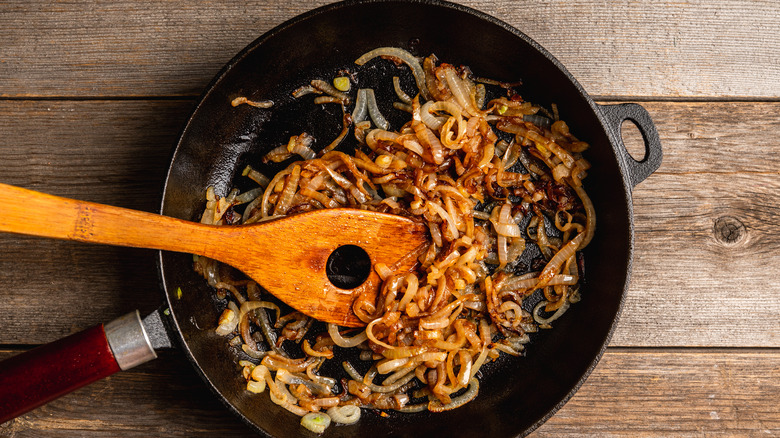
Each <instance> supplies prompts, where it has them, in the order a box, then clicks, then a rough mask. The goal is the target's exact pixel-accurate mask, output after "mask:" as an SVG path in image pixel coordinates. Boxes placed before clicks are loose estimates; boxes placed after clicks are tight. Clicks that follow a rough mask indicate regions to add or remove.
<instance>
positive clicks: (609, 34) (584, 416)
mask: <svg viewBox="0 0 780 438" xmlns="http://www.w3.org/2000/svg"><path fill="white" fill-rule="evenodd" d="M325 3H326V2H324V1H321V0H317V1H299V2H275V1H270V0H265V1H264V0H247V1H241V2H229V1H226V2H214V1H199V0H189V1H176V0H171V1H166V2H142V1H134V0H121V1H113V2H107V1H99V2H97V1H96V2H90V1H78V0H74V1H68V2H54V1H49V0H33V1H30V0H6V1H0V182H3V183H8V184H13V185H18V186H23V187H27V188H32V189H36V190H40V191H46V192H50V193H54V194H58V195H62V196H68V197H73V198H78V199H85V200H89V201H95V202H101V203H108V204H113V205H119V206H123V207H129V208H134V209H140V210H146V211H156V210H157V208H158V203H159V199H160V195H161V193H160V190H161V187H162V184H163V180H164V176H165V172H166V167H167V163H168V160H169V158H170V155H171V152H172V149H173V146H174V144H175V142H176V138H177V135H178V133H179V131H180V129H181V128H182V126H183V123H184V122H185V120H186V118H187V116H188V114H189V112H190V111H191V110H192V109H193V106H194V104H195V102H196V99H197V97H198V95H199V94H200V92H201V91H202V90H203V89H204V87H205V86H206V85H207V83H208V82H209V80H210V79H211V78H212V77H213V76H214V75H215V74H216V73H217V72H218V71H219V69H220V68H221V67H222V65H223V64H224V63H225V62H227V61H228V60H229V59H230V58H232V57H233V55H234V54H235V53H236V52H238V51H239V50H240V49H241V48H243V47H244V46H245V45H246V44H248V43H249V42H251V41H252V40H254V39H255V38H256V37H258V36H259V35H260V34H262V33H263V32H264V31H266V30H268V29H270V28H272V27H273V26H276V25H277V24H280V23H281V22H283V21H284V20H286V19H289V18H291V17H293V16H295V15H297V14H299V13H302V12H304V11H306V10H309V9H311V8H313V7H316V6H320V5H323V4H325ZM463 3H464V4H466V5H469V6H472V7H475V8H477V9H480V10H482V11H484V12H486V13H489V14H491V15H494V16H496V17H498V18H500V19H502V20H504V21H507V22H508V23H510V24H511V25H513V26H515V27H517V28H518V29H520V30H521V31H523V32H525V33H527V34H528V35H529V36H530V37H531V38H533V39H535V40H536V41H537V42H539V43H540V44H541V45H542V46H544V47H545V48H547V49H548V50H549V51H550V52H552V53H553V55H554V56H556V57H557V58H558V59H559V60H560V61H561V62H562V63H563V64H564V65H565V66H566V67H567V68H568V69H569V71H570V72H571V73H572V74H573V75H574V76H575V77H576V78H577V79H578V80H579V81H580V82H581V84H582V85H583V86H584V88H585V89H586V90H587V91H588V92H589V93H590V94H591V95H592V96H593V97H594V99H596V100H597V101H599V102H617V101H620V102H623V101H634V102H639V103H641V104H642V105H644V106H645V107H646V108H647V109H648V111H649V112H650V114H651V115H652V117H653V118H654V120H655V123H656V125H657V128H658V131H659V133H660V136H661V141H662V143H663V148H664V161H663V165H662V166H661V168H660V169H659V170H658V171H657V172H656V173H655V174H653V175H652V176H650V177H649V178H648V179H647V180H646V181H644V182H643V183H641V184H640V185H639V186H637V187H636V189H635V191H634V213H635V217H634V220H635V225H636V250H635V261H634V269H633V278H632V283H631V286H630V290H629V293H628V296H627V300H626V304H625V307H624V310H623V313H622V316H621V318H620V322H619V325H618V328H617V331H616V333H615V335H614V337H613V339H612V342H611V344H610V346H609V348H608V349H607V352H606V354H605V355H604V357H603V359H602V361H601V362H600V364H599V365H598V367H597V368H596V370H595V372H594V373H593V374H592V375H591V377H590V378H589V379H588V380H587V381H586V383H585V385H584V386H583V387H582V388H581V389H580V390H579V392H577V394H576V395H575V396H574V397H573V398H572V399H571V401H569V402H568V404H566V405H565V406H564V407H563V408H562V409H561V410H560V411H559V412H558V413H557V414H556V415H555V416H554V417H553V418H552V419H550V420H549V421H548V422H547V423H546V424H544V425H543V426H542V427H541V428H539V429H538V430H537V431H536V432H535V436H562V435H563V436H565V435H569V436H635V435H640V436H696V437H698V436H780V228H778V226H777V225H778V219H777V215H778V213H780V200H779V199H778V193H780V178H779V177H778V169H780V154H779V153H778V152H780V141H779V140H778V139H779V138H780V7H778V4H777V3H776V1H775V0H763V1H761V0H752V1H747V0H728V1H724V0H683V1H671V0H663V1H653V2H651V1H620V2H604V1H602V0H576V1H570V0H569V1H564V0H559V1H550V0H548V1H543V0H527V1H524V2H513V1H511V0H468V1H464V2H463ZM627 132H628V133H627V134H626V139H627V140H626V141H627V142H628V143H629V149H630V150H636V148H635V145H636V143H637V140H636V135H632V133H631V130H630V129H629V130H627ZM632 145H633V146H632ZM40 213H41V214H49V213H48V212H45V211H42V212H40ZM0 214H2V206H0ZM0 248H1V249H2V250H1V251H0V315H2V323H0V358H6V357H10V356H12V355H14V354H16V353H19V352H22V351H26V350H28V349H30V348H33V347H35V346H36V345H39V344H42V343H46V342H49V341H52V340H55V339H57V338H59V337H62V336H65V335H68V334H70V333H74V332H76V331H79V330H82V329H84V328H87V327H89V326H91V325H94V324H96V323H99V322H105V321H110V320H111V319H113V318H116V317H118V316H120V315H122V314H124V313H126V312H128V311H131V310H133V309H136V308H138V309H140V310H141V312H142V313H143V312H151V311H152V310H154V309H155V308H156V307H157V306H158V305H160V304H161V295H160V291H159V286H158V281H157V277H156V265H155V260H156V253H155V252H154V251H147V250H136V249H122V248H112V247H102V246H90V245H84V244H77V243H70V242H60V241H50V240H45V239H36V238H29V237H19V236H11V235H0ZM249 434H251V431H250V429H248V428H247V427H246V426H244V425H243V424H242V423H241V422H239V421H238V420H236V419H235V418H234V417H233V416H232V415H231V414H230V413H229V412H228V411H227V410H226V409H225V408H223V407H222V406H221V405H220V403H219V402H218V401H216V400H215V398H214V397H213V396H212V395H211V393H210V392H209V391H208V390H207V389H206V387H205V386H204V384H202V382H201V381H200V380H199V378H198V377H197V376H196V374H195V372H194V371H193V369H192V368H191V367H190V365H189V364H188V362H187V361H186V360H185V359H184V358H183V355H182V354H180V353H179V352H177V351H174V350H170V351H163V352H162V353H161V357H160V359H158V360H156V361H153V362H150V363H148V364H145V365H142V366H139V367H138V368H136V369H133V370H131V371H128V372H123V373H119V374H117V375H115V376H112V377H110V378H108V379H106V380H103V381H100V382H97V383H95V384H93V385H91V386H88V387H86V388H83V389H81V390H79V391H77V392H75V393H73V394H71V395H68V396H66V397H64V398H62V399H60V400H57V401H55V402H52V403H50V404H48V405H46V406H44V407H41V408H39V409H37V410H34V411H32V412H30V413H28V414H26V415H24V416H22V417H20V418H17V419H15V420H12V421H9V422H7V423H5V424H2V425H0V436H2V437H48V436H67V437H72V436H90V437H91V436H242V435H249Z"/></svg>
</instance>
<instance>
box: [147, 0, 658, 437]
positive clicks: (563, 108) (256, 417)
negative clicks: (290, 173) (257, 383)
mask: <svg viewBox="0 0 780 438" xmlns="http://www.w3.org/2000/svg"><path fill="white" fill-rule="evenodd" d="M380 46H397V47H401V48H405V49H408V50H410V51H412V52H413V53H414V54H416V55H428V54H430V53H435V54H436V55H437V56H438V57H439V59H440V60H443V61H446V62H449V63H451V64H455V65H468V66H470V67H471V69H472V71H473V72H474V74H476V75H478V76H483V77H490V78H493V79H498V80H503V81H516V80H517V79H518V78H521V79H522V81H523V86H522V87H520V88H519V91H520V93H521V94H522V95H523V97H524V98H525V99H526V100H529V101H532V102H535V103H539V104H542V105H545V106H547V107H549V105H550V104H551V103H556V104H557V105H558V108H559V110H560V116H561V118H562V119H564V120H566V121H567V123H568V124H569V126H570V127H571V131H572V132H573V133H575V134H576V135H577V136H578V137H579V138H581V139H583V140H585V141H588V142H589V143H590V144H591V148H590V150H589V151H588V152H587V158H588V160H589V161H590V162H591V163H592V164H593V168H592V169H591V170H590V172H589V176H588V178H587V179H586V180H585V184H586V188H587V190H588V192H589V193H590V196H591V197H592V199H593V202H594V204H595V206H596V211H597V218H598V225H597V231H596V235H595V238H594V239H593V241H592V243H591V244H590V245H589V246H588V247H587V249H586V250H585V260H586V265H587V268H586V279H587V283H586V285H585V289H584V291H583V294H582V295H583V299H582V301H581V302H580V303H578V304H576V305H573V306H572V307H571V309H570V310H569V311H568V312H567V314H566V315H565V316H564V317H563V318H562V319H560V320H558V321H557V322H556V323H554V329H553V330H549V331H543V332H542V333H541V334H539V335H538V336H537V337H536V338H535V339H534V340H533V342H532V343H531V344H530V345H529V346H528V349H527V355H526V357H521V358H513V359H507V358H504V359H502V360H500V361H499V362H498V363H496V364H493V365H491V366H489V367H487V368H486V370H485V371H484V373H483V374H484V376H483V378H482V380H481V382H482V383H481V387H480V393H479V396H478V398H477V399H476V400H475V401H473V402H471V403H469V404H467V405H466V406H464V407H462V408H460V409H457V410H454V411H450V412H445V413H440V414H430V413H420V414H396V413H392V412H391V413H390V414H389V417H387V418H383V417H381V416H380V415H378V413H376V412H371V411H365V412H364V414H363V417H362V419H361V420H360V421H359V422H358V423H357V424H355V425H352V426H332V427H330V428H329V429H328V430H327V431H326V432H325V436H371V437H380V436H490V437H504V436H518V435H525V434H527V433H529V432H530V431H532V430H534V429H535V428H537V427H538V426H539V425H541V424H542V423H543V422H544V421H545V420H546V419H548V418H549V417H550V416H552V415H553V414H554V413H555V412H556V411H557V410H558V409H559V408H560V407H561V406H562V405H563V404H564V403H565V402H566V401H567V400H568V399H569V398H570V397H571V396H572V395H573V394H574V392H575V391H576V390H577V389H578V388H579V387H580V385H582V383H583V381H584V380H585V378H586V377H587V375H588V374H589V373H590V372H591V370H592V369H593V368H594V367H595V365H596V363H597V362H598V360H599V358H600V357H601V355H602V353H603V351H604V349H605V347H606V345H607V343H608V342H609V339H610V336H611V334H612V331H613V328H614V326H615V323H616V321H617V317H618V314H619V312H620V309H621V305H622V303H623V299H624V294H625V291H626V288H627V285H628V280H629V274H630V271H631V257H632V249H633V245H634V243H633V242H634V240H633V225H632V205H631V190H632V188H633V187H634V186H635V185H636V184H637V183H639V182H640V181H642V180H644V179H645V178H646V177H648V176H649V175H650V174H651V173H652V172H653V171H655V170H656V169H657V168H658V166H659V165H660V163H661V146H660V142H659V139H658V135H657V133H656V131H655V127H654V126H653V123H652V121H651V120H650V117H649V116H648V114H647V112H646V111H645V110H644V109H643V108H642V107H640V106H638V105H633V104H622V105H610V106H602V105H597V104H595V103H594V102H593V100H591V98H590V97H589V96H588V94H587V93H586V92H585V91H584V90H583V88H582V87H581V86H580V85H579V84H578V83H577V81H576V80H575V79H574V78H573V77H572V76H571V75H570V74H569V73H568V72H567V71H566V70H565V69H564V67H563V66H562V65H561V64H560V63H559V62H558V61H557V60H556V59H555V58H554V57H553V56H552V55H551V54H550V53H548V52H547V51H546V50H544V49H543V48H542V47H540V46H539V45H538V44H537V43H535V42H534V41H532V40H531V39H530V38H528V37H527V36H526V35H524V34H523V33H521V32H520V31H518V30H516V29H514V28H513V27H511V26H509V25H508V24H506V23H504V22H502V21H500V20H498V19H496V18H493V17H491V16H488V15H485V14H483V13H481V12H478V11H475V10H473V9H469V8H467V7H464V6H459V5H455V4H451V3H445V2H441V1H432V0H428V1H348V2H344V3H337V4H333V5H329V6H325V7H322V8H319V9H316V10H313V11H311V12H309V13H306V14H303V15H301V16H298V17H296V18H293V19H292V20H290V21H288V22H285V23H284V24H281V25H280V26H278V27H276V28H274V29H273V30H271V31H269V32H267V33H266V34H264V35H263V36H261V37H260V38H259V39H257V40H256V41H254V42H253V43H252V44H250V45H249V46H248V47H247V48H246V49H244V50H243V51H242V52H241V53H239V54H238V55H237V56H236V57H235V58H234V59H233V60H232V61H230V62H229V63H228V64H227V66H226V67H225V68H224V69H223V70H222V72H221V73H220V74H219V75H218V76H217V77H216V79H215V80H214V81H213V82H212V84H211V85H210V86H209V87H208V89H207V91H206V92H205V94H204V95H203V97H202V100H201V101H200V103H199V104H198V106H197V108H196V109H195V111H194V113H193V114H192V116H191V118H190V119H189V121H188V123H187V125H186V127H185V128H184V130H183V133H182V135H181V138H180V141H179V144H178V147H177V149H176V152H175V155H174V157H173V161H172V163H171V167H170V171H169V174H168V178H167V182H166V185H165V193H164V198H163V202H162V210H161V212H162V214H164V215H168V216H174V217H179V218H182V219H188V220H194V219H197V218H198V217H199V214H200V212H201V211H202V209H203V205H204V201H203V196H204V195H203V193H204V191H205V189H206V188H207V187H208V186H214V187H215V188H216V191H217V193H218V194H221V195H224V194H225V193H227V191H228V190H229V188H230V187H232V186H239V187H243V186H245V182H244V181H243V178H242V177H241V175H240V173H241V170H242V169H243V168H244V167H245V165H247V164H252V165H255V166H258V165H259V157H260V156H262V155H263V154H264V153H265V152H267V151H268V150H269V149H270V148H273V147H275V146H277V145H279V144H282V143H283V142H284V141H285V139H286V138H288V137H289V136H290V135H296V134H298V133H300V132H301V131H305V130H306V131H308V132H313V133H314V135H315V137H317V138H318V139H322V140H320V143H318V145H319V147H322V146H324V145H325V144H327V143H328V142H329V139H330V138H333V137H335V136H336V134H337V133H338V132H339V130H340V127H341V124H340V118H341V110H340V109H339V108H338V106H337V105H330V107H331V108H328V106H327V105H326V106H324V107H323V106H321V107H317V108H316V111H315V110H312V109H307V108H313V107H315V106H314V105H313V104H311V101H310V100H309V101H308V104H307V105H299V106H296V104H295V103H291V102H290V100H291V98H290V97H289V92H290V90H293V89H295V88H297V87H298V86H301V85H304V84H307V83H308V82H309V81H310V80H311V79H314V78H318V77H322V78H326V79H328V78H332V77H334V76H335V74H336V73H337V72H338V71H339V70H340V69H344V68H350V69H353V70H354V69H356V67H355V66H354V64H353V61H354V60H355V59H356V58H358V56H359V55H361V54H362V53H364V52H366V51H368V50H370V49H373V48H376V47H380ZM378 64H381V63H378ZM385 64H387V63H385ZM382 68H383V67H377V72H376V74H377V76H381V75H382V74H386V72H383V71H381V69H382ZM375 79H376V78H374V77H373V73H367V74H366V75H365V76H363V77H359V81H360V84H359V85H360V86H365V85H366V84H368V85H370V86H374V85H375V86H376V87H380V85H379V84H378V83H377V84H374V83H373V82H372V81H375ZM407 80H408V78H407ZM386 83H389V81H387V82H386ZM410 84H411V82H407V86H408V88H407V90H409V91H411V89H412V88H411V87H412V85H410ZM389 92H390V91H389V89H388V90H385V91H380V93H389ZM239 95H243V96H247V97H249V98H250V99H252V98H254V99H267V98H271V99H273V100H274V101H276V102H277V106H276V108H278V109H277V110H274V109H272V110H259V109H256V108H251V107H248V106H246V105H243V106H240V107H236V108H233V107H231V106H230V104H229V102H230V101H231V100H232V99H233V98H234V97H236V96H239ZM383 111H384V112H385V113H388V114H393V110H391V109H386V108H385V109H383ZM626 120H628V121H631V122H633V123H635V124H636V125H637V126H638V127H639V130H640V131H641V132H642V135H643V138H644V141H645V149H646V154H645V158H644V159H643V160H642V161H635V160H634V159H633V158H631V156H630V155H629V154H628V153H627V151H626V149H625V146H624V145H623V144H622V140H621V136H620V127H621V124H622V122H624V121H626ZM316 146H317V145H315V147H316ZM263 170H265V171H273V170H274V168H265V169H263ZM277 170H278V168H277ZM279 269H284V266H279ZM160 271H161V276H162V281H163V284H164V288H165V291H166V295H167V300H168V303H169V305H170V309H171V315H172V322H173V325H174V326H175V333H177V335H174V336H176V337H177V338H178V341H179V343H180V346H181V348H182V349H183V350H184V351H185V352H186V354H187V356H188V357H189V359H190V360H191V362H192V363H193V365H194V366H195V368H196V369H197V370H198V371H199V373H200V374H201V376H202V377H203V379H204V380H205V381H206V382H207V384H208V385H209V386H210V387H211V389H212V390H213V391H214V392H215V393H216V394H217V396H218V397H219V398H220V399H221V400H222V401H224V403H225V404H226V405H227V407H228V408H229V409H230V410H231V411H233V412H234V413H235V414H236V415H237V416H238V417H239V418H241V419H242V420H244V421H246V423H247V424H249V425H250V426H251V427H253V428H254V429H255V430H256V431H258V432H259V433H262V434H266V435H270V436H274V437H294V436H300V435H301V434H303V433H305V431H304V430H303V429H302V428H301V426H300V425H299V419H298V418H297V417H295V416H293V415H292V414H290V413H288V412H287V411H285V410H283V409H282V408H280V407H279V406H277V405H275V404H273V403H272V402H271V401H270V400H269V397H268V396H267V395H260V396H254V395H251V394H249V393H247V392H246V391H245V389H244V382H243V379H242V378H241V377H240V376H239V367H238V366H237V365H236V361H237V357H238V356H237V355H238V353H237V352H236V351H235V350H234V349H230V348H228V347H227V346H226V342H225V338H222V337H220V336H217V335H216V334H214V332H213V328H214V326H215V321H216V320H217V319H218V316H219V312H220V310H219V303H217V302H215V300H214V298H213V290H211V289H210V288H209V287H208V286H207V285H206V283H205V282H204V281H203V279H202V278H200V277H198V276H197V275H196V274H195V273H194V272H193V270H192V257H191V256H189V255H185V254H174V253H161V255H160ZM179 288H181V289H182V291H183V295H182V297H181V298H178V297H177V290H178V289H179ZM331 362H334V363H335V364H339V363H340V360H339V358H338V357H337V358H336V359H334V360H332V361H331ZM336 368H337V365H336Z"/></svg>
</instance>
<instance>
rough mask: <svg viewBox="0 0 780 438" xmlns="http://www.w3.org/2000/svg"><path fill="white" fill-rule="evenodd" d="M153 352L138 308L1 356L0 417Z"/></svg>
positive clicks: (152, 355)
mask: <svg viewBox="0 0 780 438" xmlns="http://www.w3.org/2000/svg"><path fill="white" fill-rule="evenodd" d="M156 357H157V354H156V353H155V352H154V348H152V344H151V342H150V340H149V336H148V334H147V333H146V330H145V329H144V325H143V323H142V322H141V318H140V315H139V314H138V311H135V312H132V313H129V314H127V315H125V316H123V317H120V318H118V319H116V320H114V321H112V322H110V323H108V324H106V325H105V326H104V325H103V324H99V325H96V326H94V327H92V328H88V329H86V330H84V331H82V332H79V333H76V334H74V335H71V336H68V337H67V338H63V339H60V340H58V341H55V342H52V343H51V344H47V345H43V346H41V347H38V348H35V349H33V350H30V351H27V352H25V353H21V354H18V355H16V356H13V357H11V358H9V359H6V360H4V361H2V362H0V423H3V422H5V421H8V420H10V419H12V418H15V417H18V416H19V415H22V414H24V413H25V412H28V411H30V410H32V409H35V408H36V407H38V406H41V405H43V404H45V403H48V402H50V401H52V400H54V399H56V398H58V397H60V396H63V395H65V394H67V393H69V392H71V391H74V390H76V389H78V388H81V387H82V386H85V385H88V384H90V383H92V382H94V381H96V380H100V379H102V378H104V377H108V376H110V375H111V374H114V373H115V372H117V371H120V370H126V369H128V368H132V367H134V366H136V365H139V364H141V363H143V362H146V361H149V360H151V359H154V358H156Z"/></svg>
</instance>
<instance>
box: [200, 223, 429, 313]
mask: <svg viewBox="0 0 780 438" xmlns="http://www.w3.org/2000/svg"><path fill="white" fill-rule="evenodd" d="M226 228H234V229H235V231H236V232H239V233H240V238H238V239H237V241H239V242H242V244H239V245H236V248H234V251H232V253H231V254H227V255H224V254H219V255H218V254H214V255H212V256H213V257H214V258H216V259H218V260H222V261H224V262H226V263H229V264H231V265H233V266H234V267H236V268H238V269H240V270H242V271H243V272H244V273H245V274H247V275H248V276H249V277H251V278H252V279H254V280H255V281H257V282H258V283H259V284H260V285H261V286H263V287H264V288H265V289H266V290H267V291H269V292H270V293H271V294H273V295H274V296H276V297H277V298H279V299H280V300H282V301H283V302H285V303H287V304H289V305H290V306H291V307H293V308H295V309H296V310H298V311H300V312H302V313H304V314H306V315H309V316H311V317H314V318H316V319H318V320H321V321H324V322H330V323H335V324H338V325H340V326H345V327H360V326H364V325H365V323H364V322H363V321H361V320H360V319H358V318H357V316H356V315H355V313H354V312H353V310H352V305H353V302H354V301H355V299H356V298H357V297H358V296H360V295H361V294H369V296H370V297H371V300H372V302H373V300H374V298H375V297H376V295H377V293H378V291H379V287H380V285H381V279H380V278H379V275H378V274H377V273H376V270H375V269H374V267H375V266H376V265H377V264H378V263H384V264H386V265H387V266H389V267H397V268H398V270H399V271H408V270H409V269H411V268H412V267H413V266H414V265H415V264H416V263H417V257H415V256H414V255H413V254H414V253H415V250H419V249H420V248H421V247H424V246H425V245H427V244H428V242H429V236H428V228H427V226H425V225H423V224H420V223H418V222H414V221H412V220H411V219H408V218H404V217H401V216H395V215H390V214H385V213H377V212H373V211H366V210H357V209H346V208H339V209H325V210H315V211H310V212H306V213H301V214H297V215H294V216H290V217H286V218H282V219H277V220H273V221H268V222H264V223H260V224H253V225H242V226H237V227H226ZM348 245H354V246H357V247H360V248H362V249H363V250H364V251H365V253H366V254H367V256H368V259H369V260H370V268H371V269H370V271H369V272H368V278H367V279H366V280H365V281H364V282H363V283H362V284H360V285H359V286H357V287H354V288H352V289H343V288H341V287H338V286H336V285H334V284H333V282H331V280H330V279H329V278H328V259H329V258H330V257H331V254H333V252H334V251H336V250H337V249H339V248H341V247H345V246H348ZM219 246H220V245H215V247H219ZM223 246H224V245H223ZM238 248H242V249H240V250H238ZM236 250H238V252H236ZM410 254H412V256H410Z"/></svg>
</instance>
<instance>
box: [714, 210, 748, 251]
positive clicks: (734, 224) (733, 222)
mask: <svg viewBox="0 0 780 438" xmlns="http://www.w3.org/2000/svg"><path fill="white" fill-rule="evenodd" d="M713 231H714V232H715V239H716V240H717V241H718V242H720V243H722V244H724V245H736V244H737V243H739V242H741V241H742V240H743V239H744V238H745V236H746V235H747V229H746V228H745V225H744V224H743V223H742V222H741V221H740V220H739V219H737V218H735V217H733V216H722V217H719V218H718V219H716V220H715V227H714V229H713Z"/></svg>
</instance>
